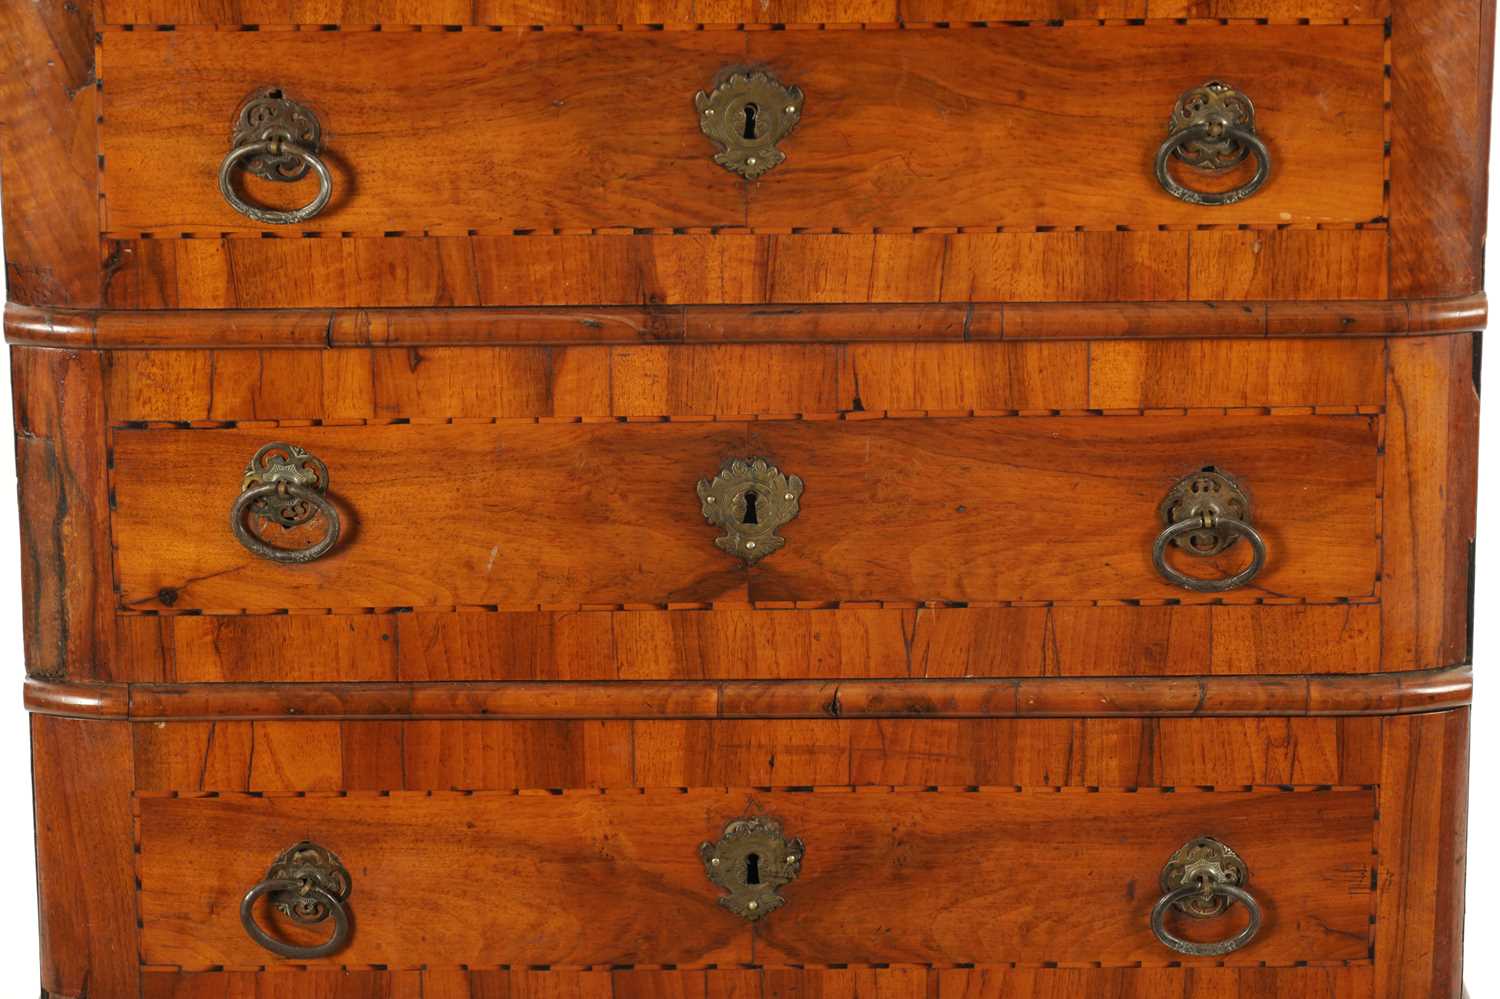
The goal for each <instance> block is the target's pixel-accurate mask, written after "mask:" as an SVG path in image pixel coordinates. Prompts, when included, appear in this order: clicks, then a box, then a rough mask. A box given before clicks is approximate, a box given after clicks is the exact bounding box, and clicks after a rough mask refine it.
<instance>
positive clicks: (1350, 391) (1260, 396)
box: [1089, 339, 1385, 409]
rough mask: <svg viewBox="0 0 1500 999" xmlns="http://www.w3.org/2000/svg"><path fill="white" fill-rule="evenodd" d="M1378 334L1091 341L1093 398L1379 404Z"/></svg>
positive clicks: (1114, 402) (1115, 402)
mask: <svg viewBox="0 0 1500 999" xmlns="http://www.w3.org/2000/svg"><path fill="white" fill-rule="evenodd" d="M1384 357H1385V344H1384V343H1383V342H1382V341H1380V340H1363V339H1361V340H1338V341H1335V342H1327V341H1315V340H1267V341H1263V342H1248V343H1247V342H1245V341H1243V340H1233V341H1222V340H1149V341H1146V340H1132V341H1122V340H1117V341H1109V342H1101V343H1091V344H1090V347H1089V405H1090V406H1093V407H1095V408H1098V409H1152V408H1158V407H1166V406H1187V407H1198V406H1295V405H1298V404H1299V401H1300V400H1304V399H1317V400H1319V404H1320V405H1328V406H1337V405H1345V406H1347V405H1355V406H1378V405H1381V404H1383V403H1384V402H1385V378H1384V373H1383V371H1382V368H1383V367H1384V363H1383V362H1384Z"/></svg>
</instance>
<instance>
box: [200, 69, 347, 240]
mask: <svg viewBox="0 0 1500 999" xmlns="http://www.w3.org/2000/svg"><path fill="white" fill-rule="evenodd" d="M229 145H230V150H229V154H228V155H227V156H225V157H224V162H223V163H221V164H220V165H219V193H220V194H222V195H223V196H224V200H225V201H227V202H229V207H231V208H233V209H234V210H235V211H237V212H239V213H240V214H241V215H243V216H245V217H246V218H248V219H252V220H254V221H256V222H263V223H265V224H266V225H297V224H298V223H300V222H306V221H307V220H308V219H310V218H312V217H313V216H314V215H317V214H318V213H319V212H321V211H322V210H323V209H324V208H326V207H327V206H328V200H329V199H330V198H331V197H333V175H332V174H330V173H329V172H328V166H327V165H326V164H325V163H324V162H323V160H322V159H321V158H320V157H319V156H318V154H319V153H321V152H322V151H323V129H322V126H321V125H320V124H319V123H318V119H317V116H316V115H314V114H313V113H312V112H311V111H309V110H308V109H307V108H305V107H303V106H302V105H301V104H298V103H297V102H296V101H290V100H287V99H286V98H285V97H284V96H282V92H281V90H279V89H277V88H271V89H268V90H260V91H257V92H256V93H254V94H252V95H251V96H250V98H249V99H248V100H247V101H246V102H245V104H244V106H243V107H241V108H240V111H239V114H238V115H237V116H236V118H235V126H234V134H233V136H232V137H231V138H230V140H229ZM236 167H239V168H242V169H243V170H244V171H245V172H246V173H252V174H254V175H255V176H257V177H260V178H261V179H263V180H271V181H276V182H278V183H288V184H289V183H293V182H295V181H298V180H301V179H302V178H303V177H306V176H307V172H308V171H309V170H311V171H312V172H313V173H315V174H317V176H318V193H317V196H316V197H314V198H313V199H312V201H310V202H308V203H307V204H305V205H303V206H302V207H301V208H297V209H294V210H292V211H278V210H274V209H270V208H261V207H259V206H258V205H252V204H250V203H249V202H248V201H246V200H245V199H244V198H242V197H240V195H239V192H237V191H236V190H235V189H234V171H235V168H236Z"/></svg>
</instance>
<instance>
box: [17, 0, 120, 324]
mask: <svg viewBox="0 0 1500 999" xmlns="http://www.w3.org/2000/svg"><path fill="white" fill-rule="evenodd" d="M96 10H97V8H96V5H95V4H93V3H73V2H69V0H40V2H35V3H11V4H6V5H5V6H4V9H0V185H3V186H4V191H5V197H4V204H3V206H0V211H3V213H4V219H5V279H6V287H7V294H8V295H9V297H10V298H12V299H14V300H16V301H18V302H26V303H27V304H30V305H52V306H73V307H85V308H86V307H89V306H95V305H98V304H99V302H100V294H101V290H102V283H101V277H100V273H101V269H102V268H101V256H100V252H99V238H98V233H99V204H98V200H99V193H98V189H99V168H98V162H97V154H98V132H97V126H96V124H95V122H96V119H97V118H98V115H99V104H98V90H97V87H96V84H97V79H96V74H95V67H94V23H95V13H96ZM104 266H107V264H105V265H104Z"/></svg>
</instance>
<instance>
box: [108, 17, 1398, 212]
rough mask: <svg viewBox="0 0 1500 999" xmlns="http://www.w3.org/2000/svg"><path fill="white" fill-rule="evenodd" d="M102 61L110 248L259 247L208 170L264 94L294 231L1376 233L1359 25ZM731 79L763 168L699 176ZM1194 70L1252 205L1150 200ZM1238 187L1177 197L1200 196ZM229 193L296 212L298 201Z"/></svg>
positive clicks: (154, 43)
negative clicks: (799, 113)
mask: <svg viewBox="0 0 1500 999" xmlns="http://www.w3.org/2000/svg"><path fill="white" fill-rule="evenodd" d="M103 63H104V65H105V66H107V67H108V69H107V72H108V78H109V86H108V87H107V88H106V90H105V92H104V99H103V104H104V111H103V115H104V117H103V124H102V125H101V137H100V141H101V145H102V152H103V163H104V172H103V180H102V185H103V195H104V209H105V211H104V220H105V221H104V225H105V228H106V230H108V231H109V232H111V233H122V234H129V233H139V232H154V233H159V234H193V235H200V236H204V235H217V234H219V233H221V232H224V231H229V230H236V229H255V228H266V227H262V226H257V225H256V224H254V223H251V222H249V220H247V219H246V218H244V217H242V216H240V215H238V214H236V213H235V212H234V211H232V210H231V209H230V208H229V207H228V205H226V203H225V202H224V200H223V199H222V198H221V196H220V194H219V192H218V190H217V187H216V185H215V183H214V177H215V174H216V171H217V169H218V166H219V162H220V160H221V159H222V158H223V156H224V154H225V153H226V152H228V147H227V146H226V141H227V139H226V136H227V133H228V131H229V129H230V125H231V124H232V121H233V118H234V115H235V113H236V111H237V110H238V108H239V106H240V104H241V103H242V102H243V100H244V99H245V98H246V97H247V96H248V95H249V94H250V93H251V92H252V91H253V90H255V89H256V88H257V87H263V86H265V85H267V83H268V81H271V82H273V83H274V84H275V85H277V86H280V87H282V88H283V89H284V90H285V91H286V93H287V94H288V95H289V96H293V97H295V98H296V99H297V100H298V101H300V102H302V103H304V104H306V105H307V106H309V107H310V108H312V109H313V110H314V112H315V113H316V114H317V115H318V116H319V117H320V120H321V121H322V123H323V126H324V135H325V143H326V146H327V149H328V152H329V160H330V163H331V165H332V168H333V170H334V188H335V192H336V193H335V197H334V201H333V202H332V204H331V205H330V207H329V208H328V209H327V210H325V211H324V212H323V213H322V214H321V215H319V216H318V217H316V218H315V219H313V220H311V221H310V222H309V223H306V224H305V228H309V229H316V230H320V231H325V232H332V233H343V234H351V233H353V234H361V235H369V236H378V235H382V234H387V233H405V234H417V235H420V234H422V233H432V234H447V235H454V234H456V235H463V234H465V232H466V231H467V232H469V233H471V234H472V233H475V232H477V233H480V234H489V235H494V234H509V233H512V232H515V231H524V232H527V233H532V232H536V231H538V230H540V231H542V232H544V233H545V232H549V231H553V230H566V231H571V232H577V231H585V232H586V231H594V230H611V231H615V232H622V233H626V234H628V233H629V232H631V231H632V230H639V229H652V230H667V231H671V230H675V229H683V228H703V227H745V226H748V227H751V228H753V229H766V230H771V231H777V232H785V231H786V230H788V229H797V228H804V227H814V228H816V229H819V230H823V231H827V230H828V229H829V228H830V227H832V228H836V229H837V228H849V229H855V230H860V231H865V232H868V231H869V230H870V229H871V228H872V227H879V228H895V229H907V230H909V229H912V228H917V229H922V228H951V227H979V228H981V229H984V228H989V229H994V228H995V227H1021V228H1028V227H1036V226H1047V227H1065V228H1072V227H1075V226H1078V227H1082V226H1087V227H1114V226H1132V227H1151V226H1157V225H1163V224H1192V223H1212V224H1223V223H1267V224H1277V225H1280V224H1287V223H1291V224H1297V225H1308V224H1321V223H1337V224H1340V225H1345V226H1347V225H1349V224H1353V223H1368V222H1372V221H1375V220H1379V219H1381V218H1383V216H1384V215H1385V214H1386V210H1385V203H1384V194H1383V184H1384V152H1383V149H1384V141H1385V125H1384V111H1383V106H1384V94H1383V86H1384V76H1385V54H1384V32H1383V29H1382V27H1381V26H1380V25H1379V24H1375V23H1370V24H1339V25H1322V26H1297V25H1266V24H1254V23H1241V24H1233V25H1210V24H1194V25H1179V24H1152V25H1134V26H1101V25H1097V24H1094V25H1078V26H1068V27H1049V26H1040V25H1039V26H1035V27H1008V26H996V27H993V28H990V27H961V26H955V27H954V28H952V29H948V30H937V29H934V30H905V31H873V30H853V31H840V32H817V31H776V32H746V31H740V30H705V31H692V32H687V31H676V30H671V31H662V32H629V33H623V34H621V33H613V32H609V33H577V32H557V33H554V32H488V31H475V32H419V33H413V32H370V31H332V32H250V33H245V32H152V31H138V32H111V33H109V34H107V35H106V36H105V41H104V45H103ZM746 65H752V66H757V67H766V68H767V69H769V70H770V71H772V72H773V73H775V74H776V75H777V76H778V77H780V78H781V79H782V80H783V81H784V82H786V83H789V84H796V85H798V86H800V87H801V88H802V90H803V91H804V92H805V94H806V104H805V113H804V116H803V119H802V122H801V124H800V125H799V126H798V128H797V129H796V131H795V132H794V133H793V134H792V135H791V136H790V137H789V138H787V139H786V140H784V141H783V142H782V149H783V150H784V152H785V153H786V154H787V159H786V161H785V162H784V163H783V164H781V165H780V166H778V167H776V168H775V169H774V170H772V171H771V172H770V173H768V174H766V175H765V176H764V177H762V178H761V180H760V181H759V182H758V183H754V184H747V183H746V182H744V181H742V180H741V179H740V178H739V177H738V176H736V175H734V174H731V173H730V172H728V171H727V170H725V169H723V168H721V167H720V166H718V165H717V164H715V163H714V162H713V160H712V154H713V152H714V147H713V145H712V144H711V143H710V142H709V141H708V140H707V139H706V138H705V137H704V136H703V135H702V134H701V133H700V131H699V127H698V119H697V114H696V112H695V111H694V108H693V103H692V98H693V95H694V94H695V93H696V92H697V91H699V90H701V89H705V88H711V87H712V85H713V83H714V81H715V76H716V74H718V73H720V72H721V71H722V70H724V69H726V68H733V67H741V66H746ZM1219 77H1222V78H1224V79H1226V80H1229V81H1232V82H1233V83H1234V84H1235V85H1237V86H1239V87H1241V88H1243V89H1244V90H1245V91H1246V92H1247V93H1248V94H1249V95H1250V96H1251V99H1252V100H1253V101H1255V103H1256V106H1257V111H1258V118H1257V126H1258V129H1259V132H1260V133H1261V134H1262V135H1263V136H1264V137H1265V139H1266V141H1267V142H1268V143H1269V145H1270V149H1271V153H1272V157H1273V159H1274V168H1273V174H1272V179H1271V180H1270V181H1269V183H1268V184H1267V185H1266V187H1265V188H1264V189H1263V190H1262V191H1261V192H1260V193H1259V194H1257V195H1256V196H1254V197H1252V198H1249V199H1248V200H1246V201H1243V202H1240V203H1239V204H1236V205H1231V206H1225V207H1219V208H1205V207H1201V206H1193V205H1188V204H1185V203H1183V202H1181V201H1178V200H1175V199H1174V198H1172V197H1170V196H1168V195H1167V194H1165V193H1164V192H1163V191H1162V190H1161V189H1160V188H1159V187H1158V186H1157V183H1156V180H1155V179H1154V176H1153V173H1152V161H1153V157H1154V156H1155V153H1156V149H1157V146H1158V144H1159V143H1160V142H1161V141H1162V139H1163V137H1164V129H1163V122H1164V121H1165V120H1166V118H1167V117H1168V115H1169V114H1170V112H1171V109H1172V107H1173V104H1174V102H1175V101H1176V99H1177V97H1178V96H1179V95H1180V94H1181V93H1182V92H1183V91H1185V90H1187V89H1189V88H1191V87H1194V86H1197V85H1199V84H1201V83H1203V82H1204V81H1206V80H1208V79H1210V78H1219ZM1195 173H1197V171H1192V170H1188V171H1187V174H1189V175H1191V174H1195ZM1247 176H1248V169H1247V170H1246V172H1245V173H1243V174H1234V175H1233V176H1230V177H1225V178H1220V179H1219V180H1218V181H1215V180H1214V179H1213V178H1211V177H1207V176H1200V177H1195V178H1194V177H1189V178H1188V179H1191V180H1193V182H1194V183H1198V184H1202V185H1205V186H1208V187H1212V186H1214V185H1216V184H1217V186H1218V187H1220V188H1221V189H1223V188H1227V187H1231V186H1235V184H1237V183H1240V182H1242V181H1243V180H1245V179H1246V177H1247ZM247 190H248V191H249V193H250V194H251V195H253V197H254V198H255V199H256V200H258V201H260V202H262V203H265V204H268V205H276V206H279V207H294V206H296V205H300V204H303V203H305V202H307V201H308V200H310V198H311V194H312V191H313V190H314V185H313V182H312V181H310V180H309V181H306V182H303V183H299V184H295V185H287V184H273V183H269V182H257V181H253V179H252V181H250V182H248V184H247ZM272 228H274V227H272Z"/></svg>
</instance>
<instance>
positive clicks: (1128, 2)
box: [97, 0, 1390, 29]
mask: <svg viewBox="0 0 1500 999" xmlns="http://www.w3.org/2000/svg"><path fill="white" fill-rule="evenodd" d="M97 6H98V7H99V8H100V10H101V17H100V20H101V22H108V23H110V24H122V25H165V24H171V25H177V24H182V25H190V24H222V25H239V24H253V25H306V26H316V25H325V24H347V25H351V26H356V27H358V26H367V25H375V24H379V25H382V26H388V27H390V28H397V29H399V28H402V27H407V26H418V25H431V26H439V25H442V26H467V25H497V26H501V25H515V26H523V27H530V26H545V25H552V26H571V25H585V26H597V27H604V26H609V25H621V26H624V27H626V28H627V29H629V28H647V29H649V28H650V27H651V26H653V25H657V24H675V25H683V24H694V23H704V22H706V23H708V24H749V25H766V26H770V25H779V24H787V25H793V26H805V27H813V26H816V25H819V24H823V23H830V24H836V25H844V24H866V23H873V24H877V25H882V26H890V27H894V26H896V25H898V24H903V23H908V22H913V23H917V24H922V23H923V22H934V21H937V22H952V21H1019V20H1036V21H1054V20H1064V19H1066V20H1069V21H1078V20H1082V21H1096V20H1100V19H1123V18H1147V17H1149V18H1156V19H1161V18H1183V17H1190V18H1275V19H1291V18H1314V19H1316V20H1317V21H1318V22H1338V21H1342V20H1345V19H1349V20H1356V21H1360V20H1363V21H1379V20H1380V19H1382V18H1384V17H1386V16H1387V15H1388V14H1389V13H1390V4H1389V2H1388V0H1149V2H1148V0H765V2H758V3H748V2H746V0H632V2H630V3H625V2H621V0H477V2H472V0H99V3H98V4H97Z"/></svg>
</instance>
